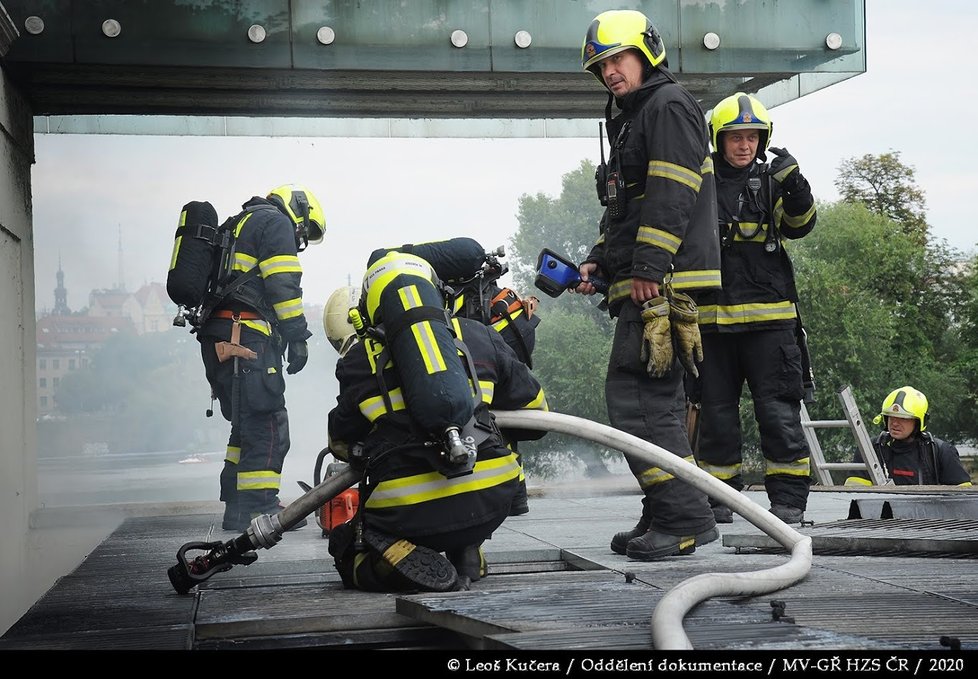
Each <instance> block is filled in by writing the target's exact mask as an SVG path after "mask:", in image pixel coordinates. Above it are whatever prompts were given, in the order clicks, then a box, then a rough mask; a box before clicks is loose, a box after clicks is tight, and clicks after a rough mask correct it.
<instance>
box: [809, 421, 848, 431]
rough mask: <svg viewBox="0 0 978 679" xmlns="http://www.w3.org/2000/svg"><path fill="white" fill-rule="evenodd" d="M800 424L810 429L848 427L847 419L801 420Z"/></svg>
mask: <svg viewBox="0 0 978 679" xmlns="http://www.w3.org/2000/svg"><path fill="white" fill-rule="evenodd" d="M801 426H803V427H811V428H812V429H828V428H830V427H845V428H846V429H849V420H802V423H801Z"/></svg>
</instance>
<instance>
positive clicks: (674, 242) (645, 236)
mask: <svg viewBox="0 0 978 679" xmlns="http://www.w3.org/2000/svg"><path fill="white" fill-rule="evenodd" d="M635 242H636V243H647V244H649V245H655V246H656V247H659V248H662V249H663V250H665V251H666V252H668V253H669V254H670V255H674V254H676V251H678V250H679V246H680V245H682V244H683V242H682V240H680V239H679V238H678V237H677V236H675V235H673V234H671V233H669V232H668V231H663V230H662V229H656V228H654V227H651V226H640V227H639V228H638V235H636V236H635Z"/></svg>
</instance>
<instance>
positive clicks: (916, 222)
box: [835, 151, 927, 245]
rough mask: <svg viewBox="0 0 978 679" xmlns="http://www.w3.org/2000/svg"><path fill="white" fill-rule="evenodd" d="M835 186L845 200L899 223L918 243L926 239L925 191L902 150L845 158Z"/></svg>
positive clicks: (920, 243)
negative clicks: (904, 161)
mask: <svg viewBox="0 0 978 679" xmlns="http://www.w3.org/2000/svg"><path fill="white" fill-rule="evenodd" d="M835 186H836V188H837V189H838V190H839V193H840V194H841V195H842V200H843V201H845V202H847V203H861V204H862V205H865V206H866V207H867V208H868V209H869V210H871V211H872V212H875V213H876V214H878V215H882V216H883V217H886V218H887V219H890V220H892V221H894V222H896V223H897V224H899V225H900V227H901V228H902V229H903V231H904V233H906V234H907V235H908V236H910V237H911V238H912V239H913V241H914V242H915V243H917V244H918V245H923V244H924V243H926V241H927V219H926V217H927V210H926V207H925V203H926V201H925V199H924V192H923V190H922V189H920V187H918V186H917V181H916V177H915V175H914V169H913V168H912V167H910V166H907V165H904V164H903V163H902V162H900V153H899V152H898V151H892V152H890V153H883V154H880V155H878V156H874V155H870V154H866V155H864V156H862V157H861V158H849V159H847V160H844V161H843V162H842V164H841V165H840V166H839V176H838V177H837V178H836V180H835Z"/></svg>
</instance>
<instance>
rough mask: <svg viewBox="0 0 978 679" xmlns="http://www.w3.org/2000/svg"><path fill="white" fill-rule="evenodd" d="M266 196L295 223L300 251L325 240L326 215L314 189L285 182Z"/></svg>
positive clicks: (296, 238) (297, 244)
mask: <svg viewBox="0 0 978 679" xmlns="http://www.w3.org/2000/svg"><path fill="white" fill-rule="evenodd" d="M265 198H266V199H267V200H270V201H272V202H273V203H275V204H276V205H278V207H279V209H280V210H282V211H283V212H284V213H285V214H286V215H288V217H289V219H291V220H292V223H293V224H295V241H296V246H297V247H298V249H299V251H300V252H301V251H303V250H305V249H306V246H307V245H309V244H310V243H322V242H323V234H325V233H326V217H325V215H324V214H323V207H322V205H320V204H319V201H318V200H316V196H314V195H312V191H310V190H309V189H307V188H306V187H304V186H300V185H298V184H284V185H283V186H278V187H276V188H274V189H272V190H271V191H269V192H268V195H267V196H265Z"/></svg>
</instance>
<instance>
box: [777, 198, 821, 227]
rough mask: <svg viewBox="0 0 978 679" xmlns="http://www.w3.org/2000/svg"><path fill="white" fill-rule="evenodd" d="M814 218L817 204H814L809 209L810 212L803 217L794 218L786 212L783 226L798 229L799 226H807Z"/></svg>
mask: <svg viewBox="0 0 978 679" xmlns="http://www.w3.org/2000/svg"><path fill="white" fill-rule="evenodd" d="M814 216H815V204H814V203H812V206H811V207H810V208H808V210H807V211H806V212H805V214H803V215H799V216H797V217H792V216H791V215H789V214H788V213H787V212H786V213H785V214H784V217H783V219H782V224H783V225H784V226H787V227H789V228H792V229H796V228H798V227H799V226H805V224H807V223H808V222H809V221H810V220H811V218H812V217H814Z"/></svg>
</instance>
